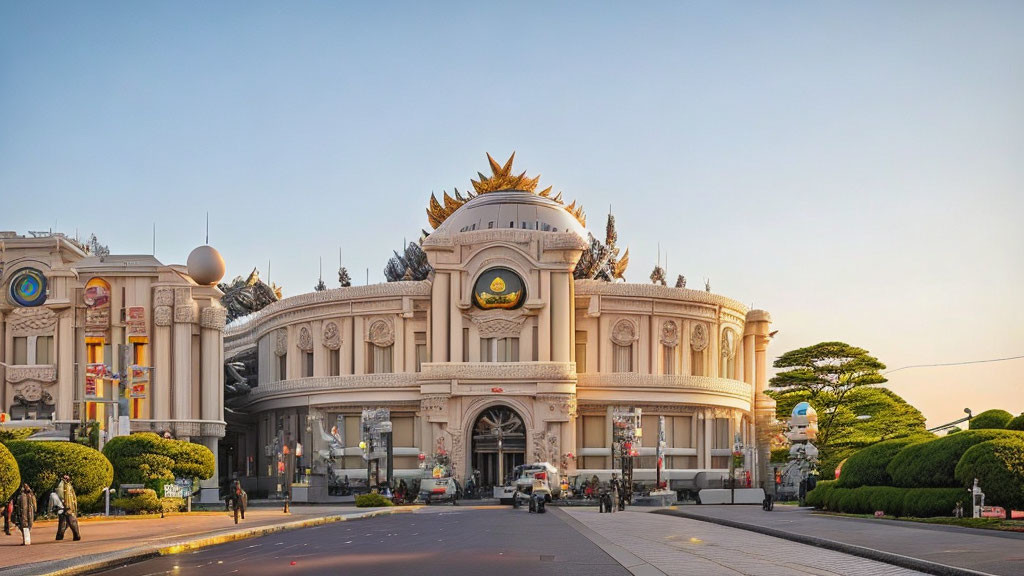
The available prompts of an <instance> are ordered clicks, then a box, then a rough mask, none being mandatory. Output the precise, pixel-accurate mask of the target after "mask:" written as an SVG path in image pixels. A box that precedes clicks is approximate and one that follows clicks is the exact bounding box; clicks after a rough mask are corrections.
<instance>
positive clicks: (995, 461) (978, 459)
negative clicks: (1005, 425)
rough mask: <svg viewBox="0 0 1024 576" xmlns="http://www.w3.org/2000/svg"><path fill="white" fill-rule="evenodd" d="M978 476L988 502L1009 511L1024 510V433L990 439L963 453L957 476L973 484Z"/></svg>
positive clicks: (963, 481) (957, 468) (965, 482)
mask: <svg viewBox="0 0 1024 576" xmlns="http://www.w3.org/2000/svg"><path fill="white" fill-rule="evenodd" d="M975 478H977V479H978V483H979V484H980V485H981V489H982V491H983V492H985V502H986V503H991V504H996V505H998V506H1002V507H1003V508H1005V509H1006V510H1007V511H1010V510H1024V436H1022V437H1017V438H1015V437H1009V438H999V439H996V440H989V441H988V442H982V443H981V444H976V445H975V446H973V447H971V449H970V450H968V451H967V452H964V455H963V456H962V457H961V458H960V462H959V463H958V464H957V465H956V479H957V480H959V481H960V483H961V484H962V485H964V486H973V485H974V479H975Z"/></svg>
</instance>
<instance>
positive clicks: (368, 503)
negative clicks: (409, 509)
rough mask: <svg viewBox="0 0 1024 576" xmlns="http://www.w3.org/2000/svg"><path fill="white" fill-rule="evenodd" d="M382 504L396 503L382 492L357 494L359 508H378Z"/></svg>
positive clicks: (392, 504)
mask: <svg viewBox="0 0 1024 576" xmlns="http://www.w3.org/2000/svg"><path fill="white" fill-rule="evenodd" d="M380 506H394V503H392V502H391V500H388V499H387V498H385V497H383V496H381V495H380V494H373V493H370V494H360V495H359V496H356V507H357V508H378V507H380Z"/></svg>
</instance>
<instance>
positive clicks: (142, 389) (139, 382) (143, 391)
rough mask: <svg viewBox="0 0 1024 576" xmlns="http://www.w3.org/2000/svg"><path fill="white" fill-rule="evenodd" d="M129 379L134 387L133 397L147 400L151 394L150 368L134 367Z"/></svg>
mask: <svg viewBox="0 0 1024 576" xmlns="http://www.w3.org/2000/svg"><path fill="white" fill-rule="evenodd" d="M129 377H130V378H131V386H132V389H131V397H132V398H145V397H146V395H147V393H148V392H149V366H135V365H132V367H131V372H130V376H129Z"/></svg>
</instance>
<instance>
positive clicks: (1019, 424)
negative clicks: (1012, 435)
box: [1006, 414, 1024, 432]
mask: <svg viewBox="0 0 1024 576" xmlns="http://www.w3.org/2000/svg"><path fill="white" fill-rule="evenodd" d="M1006 429H1007V430H1020V431H1022V432H1024V414H1021V415H1020V416H1017V417H1015V418H1014V419H1013V420H1010V423H1009V424H1007V425H1006Z"/></svg>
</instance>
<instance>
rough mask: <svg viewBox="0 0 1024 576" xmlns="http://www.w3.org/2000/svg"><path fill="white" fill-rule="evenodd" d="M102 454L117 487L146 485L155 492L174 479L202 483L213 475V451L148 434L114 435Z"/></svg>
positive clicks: (204, 447)
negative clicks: (107, 462) (112, 473)
mask: <svg viewBox="0 0 1024 576" xmlns="http://www.w3.org/2000/svg"><path fill="white" fill-rule="evenodd" d="M103 453H104V454H105V455H106V456H107V458H109V459H110V462H111V463H112V464H113V466H114V472H115V480H116V481H117V484H118V485H121V484H146V485H147V486H149V487H151V488H154V489H159V488H161V486H162V485H163V484H165V483H167V482H173V481H174V478H175V476H177V477H181V478H199V479H201V480H205V479H206V478H209V477H211V476H213V473H214V469H213V468H214V457H213V452H211V451H210V449H209V448H207V447H206V446H203V445H202V444H193V443H191V442H185V441H183V440H169V439H166V438H161V437H160V436H158V435H156V434H154V433H152V432H141V433H138V434H132V435H130V436H118V437H117V438H114V439H112V440H111V441H110V442H107V445H106V446H104V447H103Z"/></svg>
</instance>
